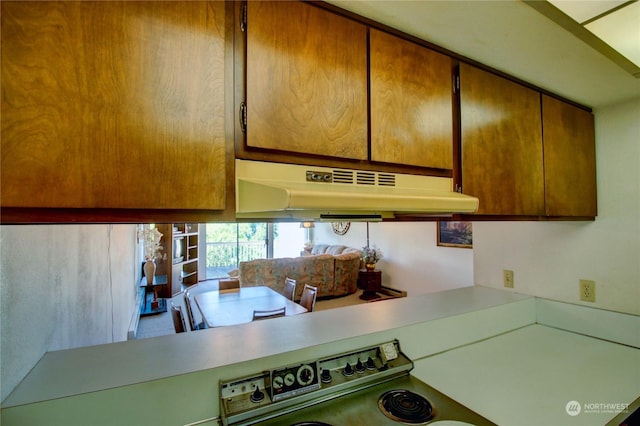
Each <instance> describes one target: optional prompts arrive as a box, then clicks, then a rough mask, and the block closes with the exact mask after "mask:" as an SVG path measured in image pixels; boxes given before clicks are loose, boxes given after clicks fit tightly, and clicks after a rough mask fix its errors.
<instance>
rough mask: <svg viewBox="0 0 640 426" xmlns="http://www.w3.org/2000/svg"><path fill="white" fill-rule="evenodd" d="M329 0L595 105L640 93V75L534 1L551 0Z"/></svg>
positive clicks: (573, 98)
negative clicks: (554, 18)
mask: <svg viewBox="0 0 640 426" xmlns="http://www.w3.org/2000/svg"><path fill="white" fill-rule="evenodd" d="M327 2H328V3H331V4H334V5H336V6H338V7H341V8H343V9H346V10H349V11H351V12H354V13H356V14H358V15H361V16H364V17H367V18H369V19H372V20H374V21H377V22H380V23H382V24H385V25H388V26H390V27H393V28H396V29H398V30H401V31H403V32H405V33H407V34H410V35H413V36H415V37H418V38H421V39H423V40H426V41H429V42H431V43H433V44H436V45H439V46H442V47H444V48H446V49H448V50H450V51H453V52H455V53H458V54H460V55H462V56H465V57H467V58H470V59H473V60H475V61H478V62H481V63H483V64H485V65H488V66H490V67H492V68H494V69H497V70H500V71H502V72H505V73H507V74H510V75H512V76H514V77H517V78H519V79H522V80H524V81H528V82H530V83H532V84H534V85H536V86H538V87H541V88H543V89H546V90H549V91H551V92H553V93H557V94H559V95H561V96H563V97H565V98H567V99H570V100H572V101H575V102H578V103H581V104H583V105H586V106H589V107H593V108H598V107H602V106H605V105H610V104H616V103H621V102H624V101H627V100H630V99H634V98H638V97H640V79H639V78H635V77H634V76H633V75H632V74H631V72H629V71H628V70H625V69H624V68H623V67H621V66H620V65H618V64H616V63H615V62H614V61H613V60H611V59H610V58H609V57H608V56H606V55H604V54H603V53H601V52H600V51H599V50H596V49H595V48H593V47H592V46H591V45H590V44H588V40H587V41H585V40H583V39H582V38H579V37H578V36H576V35H575V33H574V32H570V31H568V30H567V29H565V28H564V27H563V26H561V25H559V24H557V23H556V22H555V21H553V20H551V19H549V18H547V17H546V16H545V15H543V14H542V12H540V11H538V10H537V9H536V8H535V5H534V4H537V3H544V4H546V5H549V4H548V3H547V2H546V1H532V2H529V3H533V4H531V5H530V4H528V3H526V2H524V1H520V0H507V1H493V0H490V1H484V0H464V1H446V0H445V1H433V0H424V1H415V0H414V1H402V0H374V1H362V0H327ZM576 25H578V24H576ZM638 37H640V33H639V34H638Z"/></svg>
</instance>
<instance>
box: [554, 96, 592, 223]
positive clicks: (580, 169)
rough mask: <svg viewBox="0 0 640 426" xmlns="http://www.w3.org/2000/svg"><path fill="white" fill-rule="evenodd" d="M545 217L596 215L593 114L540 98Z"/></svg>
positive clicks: (564, 103) (556, 100) (555, 100)
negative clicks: (542, 130)
mask: <svg viewBox="0 0 640 426" xmlns="http://www.w3.org/2000/svg"><path fill="white" fill-rule="evenodd" d="M542 123H543V129H544V132H543V133H544V170H545V193H546V214H547V215H548V216H589V217H595V216H596V214H597V195H596V158H595V133H594V132H595V130H594V122H593V114H591V113H590V112H588V111H585V110H583V109H580V108H577V107H575V106H573V105H570V104H567V103H566V102H562V101H560V100H558V99H555V98H552V97H550V96H547V95H542Z"/></svg>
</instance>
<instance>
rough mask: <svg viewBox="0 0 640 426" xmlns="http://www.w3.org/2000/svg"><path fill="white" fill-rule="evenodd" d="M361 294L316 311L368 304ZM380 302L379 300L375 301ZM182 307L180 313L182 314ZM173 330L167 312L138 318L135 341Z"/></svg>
mask: <svg viewBox="0 0 640 426" xmlns="http://www.w3.org/2000/svg"><path fill="white" fill-rule="evenodd" d="M198 286H200V287H203V290H204V291H207V290H217V289H218V281H217V280H212V281H202V282H200V283H199V284H198ZM361 294H362V290H358V291H356V292H355V293H353V294H350V295H347V296H342V297H336V298H333V299H327V300H318V301H317V302H316V307H315V310H316V311H321V310H324V309H334V308H341V307H344V306H350V305H357V304H361V303H368V301H366V300H362V299H360V295H361ZM382 296H383V298H386V299H388V298H392V297H391V296H385V295H382ZM183 297H184V296H183V295H182V294H178V295H176V296H174V297H173V298H172V299H170V301H173V303H175V304H176V305H180V306H184V299H183ZM375 300H376V301H377V300H381V299H375ZM167 306H170V303H167ZM184 310H185V309H184V307H183V308H182V311H183V312H184ZM174 333H175V330H174V328H173V321H172V320H171V314H170V313H169V312H165V313H162V314H157V315H150V316H145V317H141V318H140V322H139V323H138V330H137V332H136V339H146V338H149V337H157V336H165V335H167V334H174Z"/></svg>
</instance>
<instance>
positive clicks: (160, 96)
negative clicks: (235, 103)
mask: <svg viewBox="0 0 640 426" xmlns="http://www.w3.org/2000/svg"><path fill="white" fill-rule="evenodd" d="M224 48H225V5H224V3H223V2H217V1H211V2H204V1H203V2H129V1H108V2H66V1H60V2H22V1H18V2H12V1H3V2H2V172H1V179H2V206H3V207H64V208H66V207H81V208H127V209H128V208H136V209H223V208H224V207H225V133H224Z"/></svg>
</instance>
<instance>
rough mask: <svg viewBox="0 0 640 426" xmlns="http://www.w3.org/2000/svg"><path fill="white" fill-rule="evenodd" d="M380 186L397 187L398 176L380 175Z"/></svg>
mask: <svg viewBox="0 0 640 426" xmlns="http://www.w3.org/2000/svg"><path fill="white" fill-rule="evenodd" d="M378 185H380V186H396V175H392V174H390V173H378Z"/></svg>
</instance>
